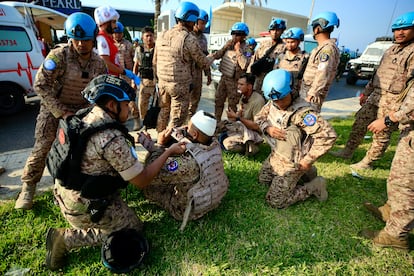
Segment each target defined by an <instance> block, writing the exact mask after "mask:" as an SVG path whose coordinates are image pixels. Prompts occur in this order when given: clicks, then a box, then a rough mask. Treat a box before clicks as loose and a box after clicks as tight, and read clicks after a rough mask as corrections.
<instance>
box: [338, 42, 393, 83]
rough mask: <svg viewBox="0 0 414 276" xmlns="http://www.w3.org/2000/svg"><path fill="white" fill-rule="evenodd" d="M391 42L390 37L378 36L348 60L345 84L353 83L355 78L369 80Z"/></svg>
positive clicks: (355, 80)
mask: <svg viewBox="0 0 414 276" xmlns="http://www.w3.org/2000/svg"><path fill="white" fill-rule="evenodd" d="M392 44H393V41H392V39H391V38H388V37H379V38H377V39H376V41H375V42H373V43H371V44H369V45H368V46H367V48H366V49H365V50H364V52H362V55H361V56H360V57H358V58H355V59H351V60H350V61H348V67H349V70H348V75H347V77H346V83H347V84H351V85H353V84H355V83H356V82H357V80H359V79H360V80H369V79H371V78H372V76H373V75H374V73H375V71H376V70H377V68H378V66H379V64H380V62H381V59H382V56H383V55H384V53H385V51H386V50H388V48H390V47H391V46H392Z"/></svg>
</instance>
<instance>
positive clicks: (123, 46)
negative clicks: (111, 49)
mask: <svg viewBox="0 0 414 276" xmlns="http://www.w3.org/2000/svg"><path fill="white" fill-rule="evenodd" d="M114 44H115V46H116V47H117V48H118V54H119V64H120V66H121V67H122V68H125V69H128V70H132V67H133V66H134V61H133V58H134V48H133V46H132V43H131V42H129V41H128V40H126V39H125V38H123V39H122V40H121V41H119V42H118V41H116V40H115V39H114ZM120 78H122V79H124V80H125V81H127V82H128V83H131V81H132V80H131V79H129V78H128V77H126V76H125V75H121V76H120ZM129 106H130V109H131V114H132V117H133V118H139V109H138V106H137V104H136V103H135V102H132V101H131V102H130V104H129Z"/></svg>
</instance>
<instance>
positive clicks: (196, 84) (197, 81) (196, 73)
mask: <svg viewBox="0 0 414 276" xmlns="http://www.w3.org/2000/svg"><path fill="white" fill-rule="evenodd" d="M192 33H193V34H194V36H195V37H196V38H197V39H198V43H199V44H200V47H201V50H203V52H204V53H205V54H206V55H208V50H207V46H208V42H207V38H206V36H205V35H204V34H203V33H202V32H194V31H193V32H192ZM204 74H205V75H206V76H209V77H210V78H211V70H210V67H208V68H206V69H204ZM192 85H193V86H192V88H193V89H192V90H191V99H190V107H189V112H188V118H191V117H192V116H193V115H194V114H195V113H196V111H197V108H198V103H199V102H200V98H201V91H202V86H203V68H200V67H199V66H198V65H197V64H195V63H194V64H193V82H192Z"/></svg>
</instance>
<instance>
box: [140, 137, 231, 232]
mask: <svg viewBox="0 0 414 276" xmlns="http://www.w3.org/2000/svg"><path fill="white" fill-rule="evenodd" d="M186 147H187V153H185V154H184V155H185V157H183V159H181V160H173V159H171V160H170V162H169V163H168V164H167V166H169V168H170V169H169V170H170V171H171V173H160V174H159V175H158V176H157V177H156V178H155V179H154V180H153V181H152V182H151V185H150V187H148V188H145V189H144V190H143V192H144V194H145V196H146V197H147V198H148V199H150V200H152V201H154V202H156V203H157V204H159V205H160V206H162V207H163V208H165V209H166V210H167V211H168V212H169V213H170V214H171V215H172V216H173V217H174V218H175V219H177V220H182V225H181V227H180V230H183V229H184V228H185V226H186V224H187V221H188V220H195V219H198V218H200V217H202V216H203V215H204V214H206V213H207V212H209V211H210V210H213V209H214V208H216V207H217V206H218V205H219V204H220V202H221V199H222V198H223V197H224V195H225V194H226V193H227V190H228V186H229V181H228V178H227V176H226V174H225V172H224V166H223V160H222V153H221V148H220V145H219V143H218V142H217V141H215V140H214V141H213V142H212V143H211V145H209V146H203V145H200V144H194V143H189V144H187V145H186ZM183 161H184V162H183ZM185 161H187V162H185ZM194 162H195V164H194ZM177 163H179V164H177ZM177 166H180V170H181V171H183V172H185V175H178V174H175V172H176V171H174V169H175V168H177ZM160 194H163V195H165V194H166V197H164V198H160Z"/></svg>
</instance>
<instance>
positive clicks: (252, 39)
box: [246, 37, 257, 46]
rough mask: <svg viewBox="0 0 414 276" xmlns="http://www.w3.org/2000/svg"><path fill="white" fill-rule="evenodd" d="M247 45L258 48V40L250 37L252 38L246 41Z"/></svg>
mask: <svg viewBox="0 0 414 276" xmlns="http://www.w3.org/2000/svg"><path fill="white" fill-rule="evenodd" d="M246 44H247V45H253V46H256V45H257V42H256V40H255V39H254V38H253V37H250V38H248V39H247V40H246Z"/></svg>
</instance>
